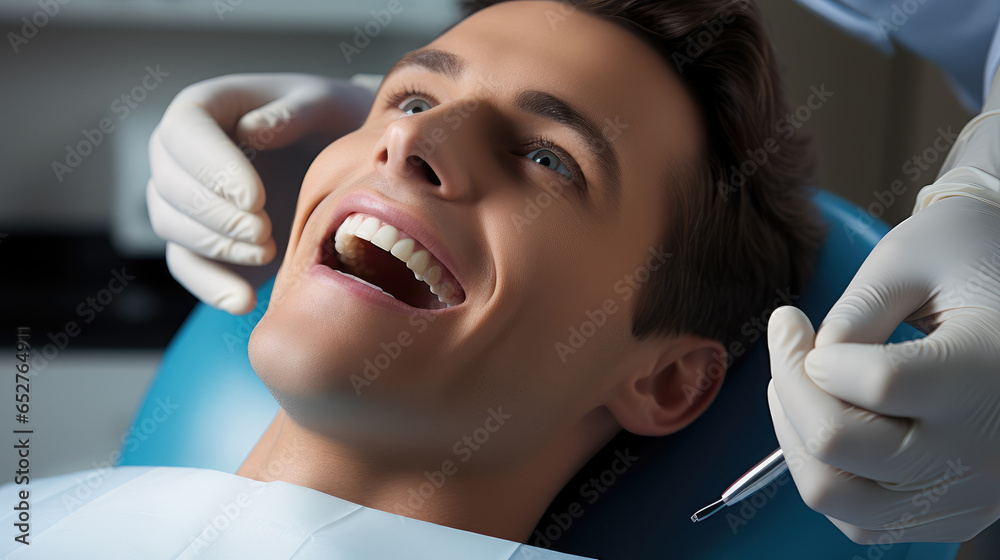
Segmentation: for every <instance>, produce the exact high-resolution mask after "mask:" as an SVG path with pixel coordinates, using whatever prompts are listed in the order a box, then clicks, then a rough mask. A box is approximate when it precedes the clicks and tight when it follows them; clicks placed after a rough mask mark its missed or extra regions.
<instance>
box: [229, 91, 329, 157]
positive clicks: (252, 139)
mask: <svg viewBox="0 0 1000 560" xmlns="http://www.w3.org/2000/svg"><path fill="white" fill-rule="evenodd" d="M295 97H297V96H296V95H295V94H294V93H292V94H289V95H288V96H286V97H282V98H280V99H276V100H274V101H271V102H270V103H267V104H265V105H262V106H260V107H258V108H256V109H254V110H252V111H249V112H248V113H246V114H245V115H243V116H242V117H241V118H240V120H239V121H238V122H237V123H236V138H235V140H236V142H237V144H239V145H240V146H241V147H245V148H249V149H252V150H272V149H277V148H283V147H285V146H288V145H289V144H292V143H294V142H296V141H298V140H299V139H301V138H302V137H303V136H305V135H306V134H307V133H308V132H309V130H308V127H309V126H310V125H311V124H312V123H310V122H307V121H310V119H309V118H308V117H305V116H303V115H302V114H301V113H302V111H301V110H299V109H298V106H299V105H300V103H299V102H297V100H296V99H295Z"/></svg>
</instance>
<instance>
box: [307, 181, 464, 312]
mask: <svg viewBox="0 0 1000 560" xmlns="http://www.w3.org/2000/svg"><path fill="white" fill-rule="evenodd" d="M354 212H361V213H363V214H368V215H370V216H374V217H376V218H378V219H379V220H382V221H383V222H385V223H387V224H389V225H391V226H393V227H395V228H396V229H399V230H401V231H404V232H406V233H407V234H408V235H409V236H410V237H412V238H413V239H414V240H415V241H416V242H417V243H419V244H420V245H423V246H424V247H425V248H426V249H427V250H428V251H430V253H431V255H433V256H434V258H435V259H437V260H438V261H439V262H440V263H441V264H443V265H444V266H446V267H447V268H448V270H449V271H450V272H451V273H452V275H454V276H455V280H457V281H458V283H459V285H460V286H461V288H462V291H463V292H465V293H466V297H468V292H467V289H468V285H467V284H466V283H465V274H464V273H463V271H462V270H461V269H460V268H459V267H458V266H457V262H458V261H457V260H455V258H454V256H453V255H452V252H451V249H450V248H449V247H448V246H447V245H445V243H444V242H443V241H442V240H441V239H440V238H439V237H438V235H437V234H436V230H435V229H434V228H432V227H431V225H430V224H429V222H427V221H426V220H423V219H421V217H420V216H418V215H417V214H416V213H413V212H409V211H407V210H405V209H404V208H403V207H402V206H401V205H398V204H397V203H395V202H394V201H392V200H390V199H388V198H385V197H383V196H376V195H373V194H371V193H368V192H366V191H354V192H351V193H349V194H347V195H345V196H344V197H343V198H342V199H340V200H339V201H337V204H336V205H335V206H334V208H333V219H332V220H331V221H330V222H329V223H328V224H327V230H326V233H325V234H324V236H323V239H322V240H321V241H320V243H321V249H320V254H319V255H318V256H317V258H316V262H317V263H319V262H321V261H322V259H323V255H322V247H323V246H324V244H326V240H327V239H330V237H331V236H332V235H333V233H334V232H335V231H336V230H337V228H338V227H340V224H342V223H344V220H345V219H346V218H347V216H349V215H351V214H353V213H354ZM330 247H331V248H332V245H331V246H330Z"/></svg>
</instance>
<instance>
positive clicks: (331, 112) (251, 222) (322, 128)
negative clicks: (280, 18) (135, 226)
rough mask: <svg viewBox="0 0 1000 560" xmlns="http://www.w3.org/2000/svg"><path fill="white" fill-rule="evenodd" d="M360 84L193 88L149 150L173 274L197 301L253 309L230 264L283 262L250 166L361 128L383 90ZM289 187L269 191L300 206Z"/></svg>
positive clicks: (251, 77) (276, 78) (221, 83)
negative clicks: (270, 153) (266, 154)
mask: <svg viewBox="0 0 1000 560" xmlns="http://www.w3.org/2000/svg"><path fill="white" fill-rule="evenodd" d="M355 78H356V79H352V81H351V82H347V81H346V80H337V79H330V78H324V77H320V76H310V75H305V74H234V75H229V76H222V77H219V78H213V79H210V80H206V81H203V82H199V83H196V84H194V85H191V86H188V87H187V88H185V89H184V90H182V91H181V92H180V93H179V94H177V97H176V98H174V100H173V101H172V102H171V103H170V106H169V107H167V110H166V113H165V114H164V115H163V119H162V120H161V121H160V123H159V125H157V127H156V130H155V131H154V132H153V135H152V137H151V138H150V140H149V158H150V168H151V175H152V177H151V178H150V180H149V184H148V185H147V189H146V196H147V205H148V207H149V216H150V220H151V222H152V224H153V229H154V230H155V231H156V233H157V235H159V236H160V237H162V238H164V239H165V240H167V254H166V258H167V266H168V268H169V269H170V273H171V274H172V275H173V276H174V278H176V279H177V281H178V282H180V283H181V284H182V285H183V286H184V287H185V288H187V289H188V291H190V292H191V293H192V294H194V295H195V296H196V297H197V298H198V299H200V300H202V301H204V302H205V303H207V304H209V305H211V306H213V307H217V308H219V309H223V310H225V311H228V312H230V313H233V314H243V313H248V312H249V311H250V310H252V309H253V307H254V305H255V304H256V294H255V293H254V286H252V285H251V283H250V282H249V281H248V280H247V279H246V277H245V276H246V274H245V273H241V272H240V271H239V267H234V266H229V265H226V264H223V263H231V264H234V265H261V264H265V263H268V262H270V261H271V260H272V259H274V257H275V255H276V253H277V248H276V246H275V242H274V238H273V237H272V235H271V220H270V218H269V216H268V215H267V213H266V212H264V201H265V196H264V186H263V185H262V183H261V180H260V177H259V176H258V174H257V171H256V170H255V169H254V166H253V164H252V163H251V160H253V159H254V158H255V157H257V155H258V153H259V152H260V151H261V150H269V149H275V148H282V147H285V146H288V145H291V144H293V143H295V142H298V141H300V140H303V139H304V138H307V137H308V138H311V139H322V141H325V142H330V141H332V140H334V139H336V138H337V137H339V136H342V135H343V134H345V133H347V132H350V131H352V130H354V129H356V128H357V127H358V126H360V124H361V123H362V122H363V121H364V118H365V116H366V115H367V112H368V108H369V107H370V106H371V101H372V97H373V93H374V88H373V87H372V86H373V85H374V87H375V88H377V81H378V80H374V81H373V80H371V77H370V76H367V75H361V76H356V77H355ZM355 84H360V85H355ZM287 183H288V182H282V184H274V185H270V186H269V187H268V188H269V189H270V192H269V193H268V195H269V196H271V197H275V196H277V197H291V200H293V201H294V199H295V198H296V197H297V195H298V189H299V185H298V183H296V184H287ZM282 218H284V219H285V221H287V222H288V223H289V224H290V223H291V217H290V216H289V217H282ZM219 261H222V262H219Z"/></svg>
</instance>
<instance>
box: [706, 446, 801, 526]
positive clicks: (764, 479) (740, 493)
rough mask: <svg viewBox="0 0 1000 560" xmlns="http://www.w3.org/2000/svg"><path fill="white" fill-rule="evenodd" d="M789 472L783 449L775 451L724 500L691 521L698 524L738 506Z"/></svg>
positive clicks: (738, 482) (708, 507)
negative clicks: (726, 509)
mask: <svg viewBox="0 0 1000 560" xmlns="http://www.w3.org/2000/svg"><path fill="white" fill-rule="evenodd" d="M787 470H788V464H787V463H785V454H784V453H782V451H781V448H778V449H775V450H774V451H772V452H771V454H770V455H768V456H767V457H764V460H763V461H761V462H759V463H757V464H756V465H754V467H753V468H752V469H750V470H748V471H747V472H746V473H745V474H744V475H743V476H741V477H740V478H739V479H737V481H736V482H734V483H733V484H732V485H731V486H730V487H729V488H726V491H725V492H723V493H722V498H721V499H719V500H716V501H715V502H712V503H711V504H709V505H707V506H705V507H703V508H701V509H699V510H698V511H696V512H695V514H694V515H692V516H691V521H692V522H694V523H697V522H699V521H702V520H705V519H708V518H709V517H711V516H712V514H714V513H715V512H717V511H719V510H720V509H722V508H723V507H725V506H731V505H733V504H738V503H740V502H742V501H743V500H745V499H747V498H749V497H750V496H752V495H754V494H755V493H756V492H757V491H758V490H760V489H761V488H764V487H765V486H767V485H768V484H770V483H771V481H773V480H774V479H776V478H778V477H779V476H781V475H782V474H784V472H785V471H787Z"/></svg>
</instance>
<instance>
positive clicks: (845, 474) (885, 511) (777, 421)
mask: <svg viewBox="0 0 1000 560" xmlns="http://www.w3.org/2000/svg"><path fill="white" fill-rule="evenodd" d="M767 400H768V406H769V407H770V410H771V421H772V422H773V423H774V433H775V435H776V436H777V438H778V443H779V444H780V445H781V450H782V452H783V453H784V456H785V462H786V463H787V464H788V470H789V472H790V473H791V475H792V479H793V480H794V481H795V487H796V488H797V489H798V491H799V495H801V496H802V501H804V502H805V503H806V505H807V506H809V507H810V508H811V509H813V510H815V511H817V512H819V513H822V514H824V515H827V516H832V517H834V518H837V519H840V520H844V521H847V522H849V523H851V524H853V525H856V526H858V527H861V528H864V529H879V528H883V527H885V526H886V525H887V524H892V523H895V522H898V521H899V519H900V518H901V517H902V516H903V513H904V512H905V511H907V507H908V506H909V504H910V500H911V499H912V496H913V495H914V494H915V493H914V492H896V491H891V490H887V489H885V488H883V487H882V486H880V485H879V484H877V483H876V482H874V481H872V480H869V479H867V478H863V477H860V476H857V475H855V474H853V473H851V472H849V471H846V470H843V469H838V468H836V467H833V466H830V465H828V464H826V463H824V462H823V461H821V460H820V459H819V458H817V457H816V456H815V454H814V453H813V452H812V450H811V447H810V446H811V445H812V444H811V442H807V441H804V440H803V439H802V438H801V437H799V434H798V431H797V430H796V429H795V427H794V426H793V425H792V423H791V422H790V421H789V418H788V417H787V415H786V409H785V408H784V405H783V404H782V401H781V400H780V399H779V398H778V392H777V391H776V390H775V384H774V381H773V380H772V382H771V384H770V385H768V389H767Z"/></svg>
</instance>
